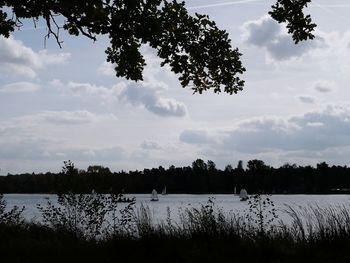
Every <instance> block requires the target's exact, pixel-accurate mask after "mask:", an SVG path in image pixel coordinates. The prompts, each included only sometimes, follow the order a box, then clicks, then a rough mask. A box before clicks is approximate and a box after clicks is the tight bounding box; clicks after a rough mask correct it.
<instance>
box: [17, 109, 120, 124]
mask: <svg viewBox="0 0 350 263" xmlns="http://www.w3.org/2000/svg"><path fill="white" fill-rule="evenodd" d="M102 120H108V121H116V120H117V117H116V116H115V115H113V114H105V115H96V114H94V113H91V112H89V111H85V110H78V111H41V112H39V113H36V114H32V115H25V116H21V117H18V118H16V121H18V122H20V123H27V124H30V125H44V124H53V125H79V124H86V123H92V122H98V121H102Z"/></svg>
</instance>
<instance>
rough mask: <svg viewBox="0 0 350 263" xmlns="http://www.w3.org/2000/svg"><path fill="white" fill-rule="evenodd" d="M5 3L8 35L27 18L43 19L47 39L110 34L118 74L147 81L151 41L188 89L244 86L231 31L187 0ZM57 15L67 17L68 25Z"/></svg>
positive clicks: (3, 23)
mask: <svg viewBox="0 0 350 263" xmlns="http://www.w3.org/2000/svg"><path fill="white" fill-rule="evenodd" d="M0 7H1V8H3V9H4V10H11V12H12V15H11V16H10V17H12V19H8V14H7V12H4V11H1V12H2V13H0V19H1V20H0V33H1V34H2V35H4V36H6V37H8V36H9V33H10V32H11V31H13V30H14V28H15V27H16V26H17V27H20V26H21V20H22V19H25V18H30V19H34V21H37V20H38V19H39V18H43V19H44V20H45V22H46V25H47V28H48V34H47V37H49V36H50V35H53V36H54V37H55V38H56V39H57V42H58V43H59V44H61V42H60V41H61V40H60V39H59V31H60V29H61V28H62V29H64V30H67V31H68V32H69V33H70V34H72V35H79V34H82V35H84V36H86V37H88V38H90V39H92V40H96V39H97V36H98V35H106V36H107V37H108V38H109V40H110V46H109V47H108V48H107V49H106V54H107V61H108V62H111V63H113V65H114V66H115V72H116V76H118V77H126V78H127V79H131V80H135V81H138V80H142V71H143V69H144V66H145V65H146V63H145V60H144V58H143V56H142V54H141V53H140V47H141V45H142V44H147V45H149V46H150V47H152V48H154V49H156V50H157V54H158V56H159V57H160V58H161V59H162V63H161V65H162V66H164V65H169V66H170V68H171V70H172V71H173V72H174V73H176V74H178V75H179V81H180V83H181V85H182V86H183V87H186V86H191V87H192V89H193V91H194V92H199V93H202V92H203V91H205V90H207V89H210V88H211V89H213V90H214V92H220V91H221V90H223V91H225V92H227V93H229V94H232V93H237V92H238V91H240V90H242V88H243V84H244V81H243V80H241V79H240V78H239V75H240V74H242V73H243V72H244V71H245V69H244V67H243V66H242V63H241V60H240V56H241V54H240V53H239V51H238V49H233V48H232V47H231V43H230V42H231V41H230V39H229V38H228V33H227V32H226V31H224V30H220V29H219V28H218V27H217V26H216V24H215V22H214V21H212V20H210V19H209V17H208V16H206V15H200V14H195V16H190V15H189V14H188V12H187V9H186V8H185V3H184V2H177V1H176V0H174V1H168V0H149V1H141V0H134V1H129V0H128V1H120V0H113V1H110V0H89V1H80V0H71V1H65V0H50V1H47V0H37V1H33V0H25V1H13V0H4V1H0ZM5 7H6V9H5ZM57 16H63V18H64V24H63V26H62V27H61V26H58V24H57V22H56V20H57Z"/></svg>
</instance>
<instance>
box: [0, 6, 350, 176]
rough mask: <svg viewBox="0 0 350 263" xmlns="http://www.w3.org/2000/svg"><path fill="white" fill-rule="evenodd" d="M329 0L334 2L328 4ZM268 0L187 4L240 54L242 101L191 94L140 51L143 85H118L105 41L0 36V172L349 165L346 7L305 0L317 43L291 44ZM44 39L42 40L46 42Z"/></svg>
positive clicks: (28, 28) (33, 32) (29, 30)
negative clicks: (200, 164) (66, 165)
mask: <svg viewBox="0 0 350 263" xmlns="http://www.w3.org/2000/svg"><path fill="white" fill-rule="evenodd" d="M330 2H331V4H330ZM271 4H273V0H226V1H225V0H187V1H186V6H187V7H188V10H189V12H190V13H191V14H194V13H195V12H197V13H202V14H208V15H209V16H210V18H211V19H212V20H214V21H216V23H217V25H218V26H219V27H220V28H221V29H225V30H226V31H227V32H228V33H229V36H230V38H231V40H232V46H233V47H238V48H239V50H240V52H241V53H242V54H243V55H242V61H243V63H244V66H245V67H246V69H247V71H246V72H245V74H244V75H243V79H244V80H245V81H246V83H245V88H244V90H243V91H241V92H239V93H238V94H234V95H229V94H226V93H220V94H215V93H213V92H212V91H208V92H206V93H205V94H202V95H199V94H193V92H192V91H191V89H190V88H182V87H181V85H180V83H179V81H178V79H177V77H176V75H174V73H172V72H171V71H170V70H169V68H167V67H165V68H162V67H160V60H159V59H158V58H157V57H156V55H155V52H154V50H152V49H151V48H149V47H147V46H144V47H143V48H142V51H143V55H144V56H145V58H146V62H147V67H146V69H145V71H144V81H142V82H137V83H135V82H130V81H127V80H125V79H124V78H117V77H116V76H115V75H114V72H113V65H110V64H109V63H107V62H106V57H105V53H104V50H105V49H106V47H107V46H108V40H107V39H106V38H104V37H99V38H98V40H97V41H96V42H92V41H91V40H89V39H87V38H84V37H73V36H69V35H67V34H65V33H64V32H61V39H62V40H63V41H64V42H63V44H62V49H60V48H59V46H58V45H57V43H56V42H55V41H54V39H52V38H50V39H47V40H46V41H45V34H46V30H45V27H42V26H41V25H40V24H39V26H38V27H37V28H34V25H33V24H32V23H31V22H25V23H24V26H23V27H22V28H21V30H19V31H16V32H14V33H13V34H12V36H11V37H10V38H8V39H5V38H3V37H0V174H7V173H23V172H47V171H53V172H57V171H59V170H60V169H61V167H62V165H63V161H64V160H68V159H70V160H72V161H73V162H74V163H75V165H76V166H77V167H78V168H80V169H86V168H87V167H88V166H89V165H103V166H108V167H109V168H110V169H111V170H112V171H120V170H136V169H139V170H140V169H143V168H152V167H158V166H160V165H161V166H163V167H165V168H167V167H169V166H170V165H175V166H188V165H191V163H192V162H193V161H194V160H195V159H197V158H201V159H203V160H205V161H207V160H212V161H214V162H215V163H216V164H217V166H218V167H219V168H224V167H225V166H226V165H227V164H231V165H232V166H233V167H235V166H236V165H237V163H238V160H243V162H244V163H245V164H246V162H247V161H248V160H251V159H261V160H264V161H265V163H266V164H269V165H272V166H275V167H278V166H280V165H283V164H285V163H296V164H298V165H315V164H317V163H319V162H322V161H326V162H327V163H329V164H335V165H349V164H350V158H349V157H350V103H349V102H350V89H349V83H350V27H349V24H350V23H349V22H350V18H348V14H349V12H350V3H348V1H346V0H333V1H327V0H317V1H315V0H313V1H312V4H311V5H309V8H308V9H307V10H306V12H308V13H310V14H311V15H312V17H313V19H314V21H315V22H316V23H317V25H318V26H317V29H316V32H315V34H316V38H315V39H314V40H313V41H307V42H302V43H301V44H298V45H294V43H293V41H292V39H291V36H290V35H288V34H287V33H286V29H285V27H284V25H280V24H278V23H276V22H275V21H273V20H272V19H271V18H270V17H269V16H267V13H268V11H269V10H270V6H271ZM45 42H46V43H45Z"/></svg>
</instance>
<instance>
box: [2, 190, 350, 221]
mask: <svg viewBox="0 0 350 263" xmlns="http://www.w3.org/2000/svg"><path fill="white" fill-rule="evenodd" d="M127 197H135V198H136V206H137V207H140V206H141V204H142V205H144V206H147V207H148V208H149V211H150V212H151V215H152V216H153V221H154V222H155V223H159V222H161V221H162V220H165V219H166V217H167V208H168V207H169V208H170V211H171V218H172V219H173V220H175V221H177V220H178V218H179V213H180V212H181V211H184V210H185V209H186V208H191V207H196V208H197V207H200V205H205V204H206V203H207V201H208V199H209V198H213V200H214V203H215V206H216V207H217V208H220V209H222V210H223V211H224V212H225V213H236V214H242V213H247V212H248V210H249V206H248V202H242V201H240V200H239V197H238V196H236V195H232V194H223V195H207V194H205V195H191V194H169V195H159V196H158V197H159V201H157V202H152V201H150V194H129V195H127ZM4 198H5V200H6V202H7V205H8V207H13V206H14V205H17V206H20V207H22V206H24V207H25V211H24V217H25V218H26V219H27V220H29V221H31V220H34V221H40V220H41V216H40V213H39V211H38V209H37V205H38V204H40V205H43V206H44V205H45V204H46V203H47V199H46V198H49V199H50V200H51V201H52V202H53V203H54V204H55V203H57V198H56V195H49V194H5V195H4ZM271 199H272V200H273V201H274V204H275V206H276V208H277V211H278V214H279V217H280V218H281V219H283V220H288V219H287V215H286V214H285V213H284V212H283V210H284V209H286V205H289V206H292V207H298V206H309V205H312V206H315V205H318V206H321V207H327V206H331V205H332V206H342V205H346V206H349V207H350V195H272V196H271ZM125 205H126V204H123V203H121V204H120V208H123V207H125Z"/></svg>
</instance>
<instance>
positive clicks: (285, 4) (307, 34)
mask: <svg viewBox="0 0 350 263" xmlns="http://www.w3.org/2000/svg"><path fill="white" fill-rule="evenodd" d="M310 2H311V0H278V1H277V2H276V4H275V5H273V6H272V11H270V12H269V14H270V15H271V17H272V18H273V19H275V20H276V21H278V22H279V23H287V29H288V32H289V33H291V34H292V36H293V40H294V42H295V43H296V44H297V43H298V42H300V41H303V40H307V39H314V38H315V36H314V35H313V34H312V32H313V31H314V30H315V27H316V24H314V23H312V20H311V16H310V15H304V13H303V9H304V8H305V7H307V5H308V3H310Z"/></svg>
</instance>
